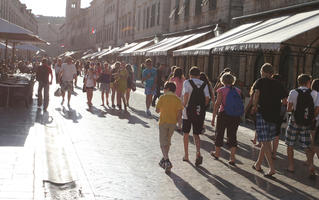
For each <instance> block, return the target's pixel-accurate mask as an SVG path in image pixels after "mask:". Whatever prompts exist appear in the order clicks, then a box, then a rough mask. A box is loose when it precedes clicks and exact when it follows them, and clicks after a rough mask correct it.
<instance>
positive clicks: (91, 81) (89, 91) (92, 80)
mask: <svg viewBox="0 0 319 200" xmlns="http://www.w3.org/2000/svg"><path fill="white" fill-rule="evenodd" d="M84 79H85V80H84V86H85V91H86V97H87V104H88V106H89V108H91V107H92V105H93V104H92V98H93V90H94V87H95V85H96V74H95V72H94V70H93V69H92V68H90V69H89V70H88V73H87V75H86V76H85V78H84Z"/></svg>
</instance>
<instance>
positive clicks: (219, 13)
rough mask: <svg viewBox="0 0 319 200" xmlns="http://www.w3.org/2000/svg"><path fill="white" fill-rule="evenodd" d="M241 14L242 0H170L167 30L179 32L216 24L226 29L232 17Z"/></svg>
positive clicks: (230, 23) (229, 25) (230, 24)
mask: <svg viewBox="0 0 319 200" xmlns="http://www.w3.org/2000/svg"><path fill="white" fill-rule="evenodd" d="M242 14H243V2H242V0H172V1H171V12H170V29H169V30H170V32H180V31H184V30H189V29H196V28H199V27H204V26H208V25H216V24H218V25H219V28H220V29H221V30H227V29H229V28H230V27H231V26H232V18H233V17H237V16H241V15H242Z"/></svg>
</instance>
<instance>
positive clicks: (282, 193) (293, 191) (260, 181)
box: [224, 163, 317, 200]
mask: <svg viewBox="0 0 319 200" xmlns="http://www.w3.org/2000/svg"><path fill="white" fill-rule="evenodd" d="M224 164H225V163H224ZM225 165H226V164H225ZM232 170H233V171H234V172H236V173H237V174H240V175H241V176H243V177H245V178H246V179H247V180H249V181H250V182H252V183H253V184H255V185H257V186H258V187H259V188H260V189H262V190H263V191H264V192H266V193H267V194H270V195H273V196H275V197H277V198H279V199H287V200H288V199H289V200H293V199H296V200H301V199H317V198H316V197H314V196H312V195H310V194H307V193H305V192H303V191H302V188H300V189H299V188H296V187H294V186H292V185H293V183H294V181H291V184H288V183H285V182H282V181H280V180H279V179H278V178H273V179H271V180H272V181H274V182H277V183H279V184H280V185H282V186H283V187H285V188H287V189H288V190H286V189H284V188H283V187H279V186H277V185H274V184H273V183H271V182H270V181H269V180H267V179H266V178H261V177H259V176H257V175H254V174H252V173H250V172H248V171H245V170H243V169H241V168H239V167H234V168H232Z"/></svg>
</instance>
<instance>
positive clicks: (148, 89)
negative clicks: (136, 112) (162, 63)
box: [142, 58, 157, 116]
mask: <svg viewBox="0 0 319 200" xmlns="http://www.w3.org/2000/svg"><path fill="white" fill-rule="evenodd" d="M145 65H146V69H144V71H143V75H142V82H144V81H145V95H146V102H145V103H146V114H147V115H148V116H151V115H152V114H151V111H150V106H151V103H152V99H153V95H156V91H155V88H156V83H157V71H156V69H155V68H154V67H153V66H152V60H151V59H150V58H148V59H146V61H145Z"/></svg>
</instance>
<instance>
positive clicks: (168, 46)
mask: <svg viewBox="0 0 319 200" xmlns="http://www.w3.org/2000/svg"><path fill="white" fill-rule="evenodd" d="M208 33H210V31H209V32H204V33H194V34H187V35H183V36H175V37H167V38H164V39H163V40H161V41H160V42H158V43H156V44H154V45H152V46H149V47H147V48H144V49H140V50H137V51H135V52H133V53H132V55H133V56H165V55H167V53H168V51H169V50H172V49H174V48H177V47H179V46H182V45H184V44H186V43H188V42H191V41H193V40H195V39H198V38H200V37H202V36H204V35H206V34H208Z"/></svg>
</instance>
